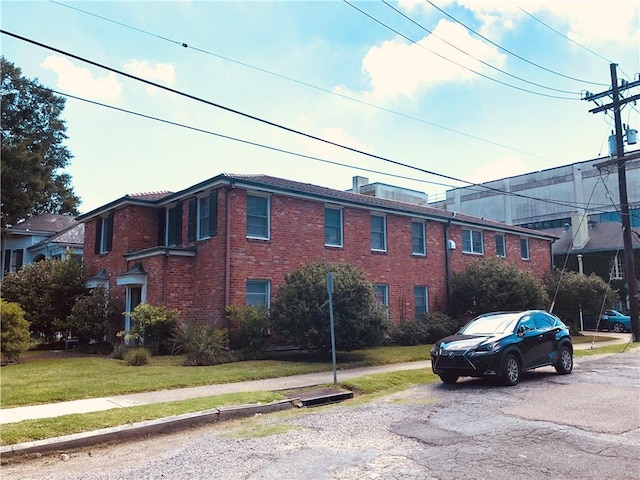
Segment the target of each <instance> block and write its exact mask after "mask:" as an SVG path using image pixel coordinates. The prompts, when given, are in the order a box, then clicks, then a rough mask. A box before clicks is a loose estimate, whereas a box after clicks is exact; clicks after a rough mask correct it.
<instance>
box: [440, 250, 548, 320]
mask: <svg viewBox="0 0 640 480" xmlns="http://www.w3.org/2000/svg"><path fill="white" fill-rule="evenodd" d="M450 286H451V300H452V301H451V305H452V310H453V313H454V314H457V315H463V316H476V315H480V314H482V313H487V312H493V311H500V310H528V309H538V308H539V309H542V308H545V306H546V304H547V301H548V297H547V293H546V291H545V288H544V284H543V283H542V281H541V280H539V279H538V278H537V277H535V276H534V275H533V274H532V273H531V272H529V271H528V270H521V269H519V268H518V267H516V266H515V265H513V264H510V263H507V262H505V261H504V260H502V259H500V258H489V259H480V260H476V261H475V262H473V263H471V264H470V265H468V266H467V268H466V269H465V270H464V272H458V273H454V274H453V275H452V277H451V285H450Z"/></svg>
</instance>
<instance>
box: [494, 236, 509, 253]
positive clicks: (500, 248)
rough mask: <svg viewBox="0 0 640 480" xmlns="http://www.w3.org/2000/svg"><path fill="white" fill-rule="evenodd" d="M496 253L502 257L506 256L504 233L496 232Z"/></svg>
mask: <svg viewBox="0 0 640 480" xmlns="http://www.w3.org/2000/svg"><path fill="white" fill-rule="evenodd" d="M496 255H497V256H498V257H503V258H504V257H506V256H507V239H506V238H505V236H504V235H498V234H496Z"/></svg>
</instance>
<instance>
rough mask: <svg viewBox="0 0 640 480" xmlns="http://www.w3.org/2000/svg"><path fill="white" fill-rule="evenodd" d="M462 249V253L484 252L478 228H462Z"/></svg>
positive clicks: (480, 253)
mask: <svg viewBox="0 0 640 480" xmlns="http://www.w3.org/2000/svg"><path fill="white" fill-rule="evenodd" d="M462 251H463V252H464V253H477V254H479V255H482V254H484V244H483V242H482V232H481V231H479V230H467V229H462Z"/></svg>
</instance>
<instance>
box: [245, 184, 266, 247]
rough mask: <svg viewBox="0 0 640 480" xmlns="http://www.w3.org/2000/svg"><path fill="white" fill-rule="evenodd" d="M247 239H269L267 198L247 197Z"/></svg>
mask: <svg viewBox="0 0 640 480" xmlns="http://www.w3.org/2000/svg"><path fill="white" fill-rule="evenodd" d="M247 237H248V238H261V239H264V240H268V239H269V197H259V196H256V195H247Z"/></svg>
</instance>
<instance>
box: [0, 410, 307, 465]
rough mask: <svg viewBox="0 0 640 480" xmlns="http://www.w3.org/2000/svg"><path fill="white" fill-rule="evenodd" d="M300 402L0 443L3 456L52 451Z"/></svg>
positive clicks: (239, 415) (237, 416) (253, 412)
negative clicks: (35, 439)
mask: <svg viewBox="0 0 640 480" xmlns="http://www.w3.org/2000/svg"><path fill="white" fill-rule="evenodd" d="M299 405H300V399H298V398H289V399H287V400H279V401H276V402H272V403H266V404H259V405H238V406H233V407H221V408H212V409H210V410H203V411H201V412H196V413H185V414H182V415H174V416H171V417H165V418H160V419H157V420H148V421H144V422H137V423H132V424H129V425H121V426H117V427H109V428H103V429H100V430H94V431H90V432H82V433H76V434H72V435H64V436H62V437H54V438H48V439H46V440H37V441H34V442H25V443H17V444H14V445H5V446H3V447H0V456H10V455H17V454H30V453H49V452H52V451H56V450H65V449H73V448H81V447H88V446H91V445H96V444H99V443H109V442H113V441H122V440H125V439H132V438H136V437H141V436H147V435H151V434H158V433H168V432H171V431H174V430H177V429H181V428H188V427H194V426H197V425H205V424H208V423H217V422H223V421H228V420H234V419H238V418H246V417H251V416H254V415H258V414H263V413H273V412H279V411H281V410H286V409H290V408H294V407H298V406H299Z"/></svg>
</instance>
